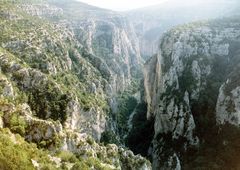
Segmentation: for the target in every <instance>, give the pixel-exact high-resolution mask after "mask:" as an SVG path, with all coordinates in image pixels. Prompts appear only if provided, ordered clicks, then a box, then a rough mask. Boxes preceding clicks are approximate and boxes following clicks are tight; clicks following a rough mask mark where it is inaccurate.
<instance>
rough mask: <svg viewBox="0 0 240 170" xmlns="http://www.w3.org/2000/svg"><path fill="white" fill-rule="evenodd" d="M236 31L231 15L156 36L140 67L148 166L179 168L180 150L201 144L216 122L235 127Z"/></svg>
mask: <svg viewBox="0 0 240 170" xmlns="http://www.w3.org/2000/svg"><path fill="white" fill-rule="evenodd" d="M239 35H240V30H239V20H238V19H236V18H231V19H225V20H216V21H212V22H209V23H193V24H190V25H185V26H182V27H178V28H176V29H173V30H171V31H169V32H168V33H167V34H165V36H164V37H163V38H162V41H161V46H160V49H159V53H158V55H157V56H154V57H153V58H151V59H150V60H149V61H148V62H147V64H146V65H145V71H144V72H145V74H144V76H145V101H146V102H147V103H148V117H154V119H155V128H154V130H155V137H154V140H153V168H154V169H161V168H162V169H166V168H170V169H174V168H176V169H180V167H181V166H180V164H181V161H183V160H181V158H182V155H183V154H184V152H186V151H187V150H188V148H189V147H197V146H198V145H201V142H202V141H203V140H204V139H201V137H203V134H204V133H207V128H208V127H212V126H215V125H216V122H218V124H224V123H230V124H233V125H239V121H238V118H239V113H238V110H239V108H238V100H239V95H238V94H239V93H238V91H239V87H238V83H237V82H238V81H237V78H236V77H237V76H238V73H237V72H236V70H235V69H237V68H238V63H239V60H238V59H237V58H238V50H237V48H236V46H237V45H238V44H239ZM219 89H220V90H219ZM208 96H211V97H208ZM215 108H216V109H215ZM215 115H216V116H215ZM202 117H204V118H205V120H201V119H202ZM215 117H216V118H215ZM204 121H208V124H207V125H206V124H205V125H203V124H204ZM205 123H206V122H205ZM209 133H210V132H209Z"/></svg>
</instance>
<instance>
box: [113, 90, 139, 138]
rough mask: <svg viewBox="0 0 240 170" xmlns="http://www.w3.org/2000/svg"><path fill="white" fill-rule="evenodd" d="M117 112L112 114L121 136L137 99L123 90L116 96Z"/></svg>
mask: <svg viewBox="0 0 240 170" xmlns="http://www.w3.org/2000/svg"><path fill="white" fill-rule="evenodd" d="M118 103H119V105H118V113H116V114H115V115H114V116H115V117H114V118H115V120H116V122H117V125H118V130H119V133H120V135H121V136H123V135H124V134H126V133H127V131H128V127H127V121H128V118H129V116H130V115H131V113H132V112H133V111H134V109H135V107H136V106H137V100H136V99H135V98H134V97H133V96H132V95H131V94H130V93H129V92H127V91H125V92H123V93H122V94H121V95H120V96H119V98H118Z"/></svg>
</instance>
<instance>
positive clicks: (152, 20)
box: [125, 0, 240, 56]
mask: <svg viewBox="0 0 240 170" xmlns="http://www.w3.org/2000/svg"><path fill="white" fill-rule="evenodd" d="M239 7H240V3H239V1H238V0H230V1H229V0H220V1H217V0H209V1H204V0H195V1H191V0H181V1H179V0H169V1H167V2H165V3H162V4H160V5H156V6H151V7H146V8H142V9H137V10H133V11H128V12H126V13H125V14H126V15H127V16H128V18H129V20H130V21H131V22H132V23H133V25H134V27H135V30H136V33H137V35H138V37H139V39H140V43H141V44H140V48H141V53H142V54H143V56H152V55H153V54H154V53H156V51H157V49H158V45H157V44H158V41H159V39H160V36H161V35H162V33H163V32H165V31H167V30H168V29H170V28H172V27H174V26H176V25H179V24H184V23H188V22H193V21H198V20H205V19H213V18H219V17H227V16H231V15H237V14H240V12H239Z"/></svg>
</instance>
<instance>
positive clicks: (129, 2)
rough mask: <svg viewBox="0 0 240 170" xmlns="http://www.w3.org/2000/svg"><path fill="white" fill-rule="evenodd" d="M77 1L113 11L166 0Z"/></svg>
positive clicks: (140, 6) (150, 4)
mask: <svg viewBox="0 0 240 170" xmlns="http://www.w3.org/2000/svg"><path fill="white" fill-rule="evenodd" d="M78 1H81V2H84V3H87V4H89V5H94V6H97V7H101V8H106V9H111V10H114V11H126V10H131V9H137V8H142V7H146V6H152V5H156V4H160V3H162V2H165V1H168V0H78Z"/></svg>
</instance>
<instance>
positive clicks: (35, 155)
mask: <svg viewBox="0 0 240 170" xmlns="http://www.w3.org/2000/svg"><path fill="white" fill-rule="evenodd" d="M0 134H1V135H0V169H2V170H15V169H19V170H26V169H29V170H34V169H35V168H34V167H33V164H32V162H31V160H35V161H37V162H38V163H39V164H40V165H44V166H45V168H46V169H49V167H54V166H53V162H51V161H50V160H49V157H48V153H47V152H46V151H42V150H39V149H38V148H37V146H36V145H35V144H29V143H27V142H25V141H24V140H23V139H22V138H21V137H20V136H19V135H14V134H12V133H11V132H10V131H9V130H8V129H0ZM53 169H57V168H53Z"/></svg>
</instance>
